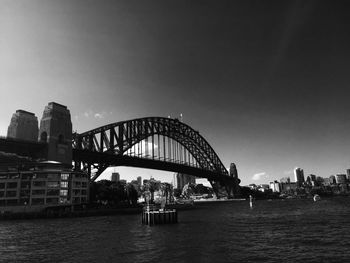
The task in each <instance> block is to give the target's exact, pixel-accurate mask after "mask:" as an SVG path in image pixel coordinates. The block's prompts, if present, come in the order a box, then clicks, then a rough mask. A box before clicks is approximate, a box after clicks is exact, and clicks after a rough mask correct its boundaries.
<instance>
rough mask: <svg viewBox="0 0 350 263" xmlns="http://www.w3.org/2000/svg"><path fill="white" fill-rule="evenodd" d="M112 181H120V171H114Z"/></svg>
mask: <svg viewBox="0 0 350 263" xmlns="http://www.w3.org/2000/svg"><path fill="white" fill-rule="evenodd" d="M111 181H112V182H119V181H120V174H119V173H112V176H111Z"/></svg>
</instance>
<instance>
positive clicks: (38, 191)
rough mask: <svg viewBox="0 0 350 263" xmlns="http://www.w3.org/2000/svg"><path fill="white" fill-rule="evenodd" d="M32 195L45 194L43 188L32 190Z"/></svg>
mask: <svg viewBox="0 0 350 263" xmlns="http://www.w3.org/2000/svg"><path fill="white" fill-rule="evenodd" d="M32 195H45V190H43V189H40V190H32Z"/></svg>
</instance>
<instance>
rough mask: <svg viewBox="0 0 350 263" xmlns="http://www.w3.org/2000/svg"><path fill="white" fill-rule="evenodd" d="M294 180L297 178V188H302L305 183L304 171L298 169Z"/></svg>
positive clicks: (295, 171)
mask: <svg viewBox="0 0 350 263" xmlns="http://www.w3.org/2000/svg"><path fill="white" fill-rule="evenodd" d="M294 178H295V182H296V183H297V186H298V187H300V186H302V184H303V183H304V182H305V178H304V170H303V169H301V168H298V167H296V168H295V169H294Z"/></svg>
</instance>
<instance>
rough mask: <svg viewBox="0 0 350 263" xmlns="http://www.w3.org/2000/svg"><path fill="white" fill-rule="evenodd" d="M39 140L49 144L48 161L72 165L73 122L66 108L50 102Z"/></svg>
mask: <svg viewBox="0 0 350 263" xmlns="http://www.w3.org/2000/svg"><path fill="white" fill-rule="evenodd" d="M39 140H40V141H45V142H47V144H48V151H47V160H50V161H57V162H61V163H64V164H66V165H69V166H71V165H72V122H71V117H70V112H69V110H68V109H67V107H66V106H63V105H60V104H58V103H55V102H50V103H49V104H48V105H47V106H46V107H45V110H44V113H43V117H42V118H41V121H40V130H39Z"/></svg>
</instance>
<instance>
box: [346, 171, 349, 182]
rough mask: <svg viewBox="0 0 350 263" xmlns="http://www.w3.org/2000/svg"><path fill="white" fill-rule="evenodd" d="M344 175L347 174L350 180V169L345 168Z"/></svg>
mask: <svg viewBox="0 0 350 263" xmlns="http://www.w3.org/2000/svg"><path fill="white" fill-rule="evenodd" d="M346 175H347V178H348V181H349V182H350V169H346Z"/></svg>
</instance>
